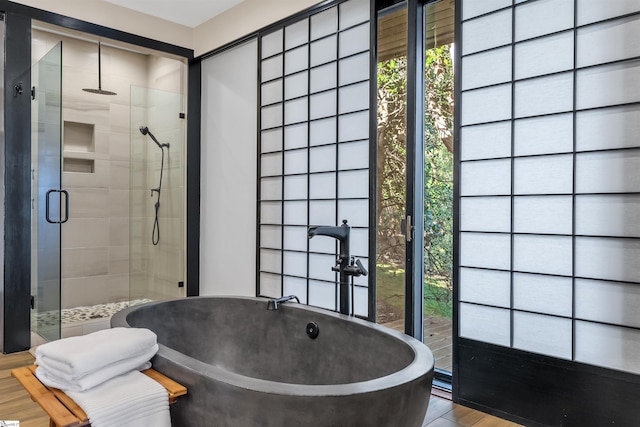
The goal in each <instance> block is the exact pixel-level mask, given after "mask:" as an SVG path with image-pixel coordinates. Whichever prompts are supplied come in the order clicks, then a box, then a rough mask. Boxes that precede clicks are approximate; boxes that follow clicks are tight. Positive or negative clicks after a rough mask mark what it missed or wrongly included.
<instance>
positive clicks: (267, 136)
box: [260, 128, 282, 153]
mask: <svg viewBox="0 0 640 427" xmlns="http://www.w3.org/2000/svg"><path fill="white" fill-rule="evenodd" d="M280 150H282V128H277V129H271V130H267V131H264V132H262V135H261V138H260V151H261V152H263V153H268V152H270V151H280Z"/></svg>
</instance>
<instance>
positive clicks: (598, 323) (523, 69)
mask: <svg viewBox="0 0 640 427" xmlns="http://www.w3.org/2000/svg"><path fill="white" fill-rule="evenodd" d="M462 7H463V10H462V18H463V23H462V61H461V73H462V76H461V89H462V91H461V98H460V100H461V102H460V104H461V105H460V110H459V111H461V117H460V120H461V134H460V135H461V138H460V150H461V154H460V235H459V248H460V257H459V259H460V275H459V296H460V297H459V299H460V306H459V308H460V310H459V327H460V330H459V335H460V336H461V337H464V338H470V339H474V340H480V341H485V342H489V343H493V344H497V345H501V346H506V347H513V348H518V349H522V350H526V351H531V352H534V353H540V354H545V355H550V356H554V357H558V358H563V359H568V360H575V361H580V362H585V363H589V364H593V365H598V366H604V367H608V368H612V369H618V370H623V371H628V372H633V373H640V361H639V360H638V358H637V354H638V352H639V351H640V311H639V310H637V307H638V304H639V303H640V267H639V266H640V264H639V263H638V259H640V125H639V123H640V79H639V78H638V77H639V76H640V45H639V44H638V43H635V42H634V40H637V39H638V38H639V37H640V4H639V3H638V2H632V1H615V2H603V1H598V0H530V1H521V0H516V1H512V0H492V1H483V2H478V1H475V0H464V1H462Z"/></svg>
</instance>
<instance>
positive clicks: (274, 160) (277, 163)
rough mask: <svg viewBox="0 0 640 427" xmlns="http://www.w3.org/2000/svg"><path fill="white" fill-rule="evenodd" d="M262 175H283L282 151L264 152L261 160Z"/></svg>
mask: <svg viewBox="0 0 640 427" xmlns="http://www.w3.org/2000/svg"><path fill="white" fill-rule="evenodd" d="M260 175H261V176H269V175H282V153H274V154H263V155H262V156H261V162H260Z"/></svg>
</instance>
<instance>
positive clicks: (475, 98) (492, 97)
mask: <svg viewBox="0 0 640 427" xmlns="http://www.w3.org/2000/svg"><path fill="white" fill-rule="evenodd" d="M462 106H463V107H462V113H461V117H462V118H461V120H462V125H463V126H464V125H472V124H477V123H485V122H497V121H500V120H507V119H510V118H511V84H505V85H500V86H494V87H490V88H485V89H476V90H472V91H469V92H463V93H462ZM489 106H490V107H491V108H489Z"/></svg>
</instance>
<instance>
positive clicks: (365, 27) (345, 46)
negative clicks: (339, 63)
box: [338, 22, 369, 58]
mask: <svg viewBox="0 0 640 427" xmlns="http://www.w3.org/2000/svg"><path fill="white" fill-rule="evenodd" d="M339 37H340V40H339V43H338V52H339V56H340V58H344V57H345V56H349V55H353V54H354V53H359V52H363V51H365V50H369V23H368V22H367V23H366V24H362V25H358V26H357V27H354V28H352V29H350V30H347V31H345V32H342V33H340V34H339Z"/></svg>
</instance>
